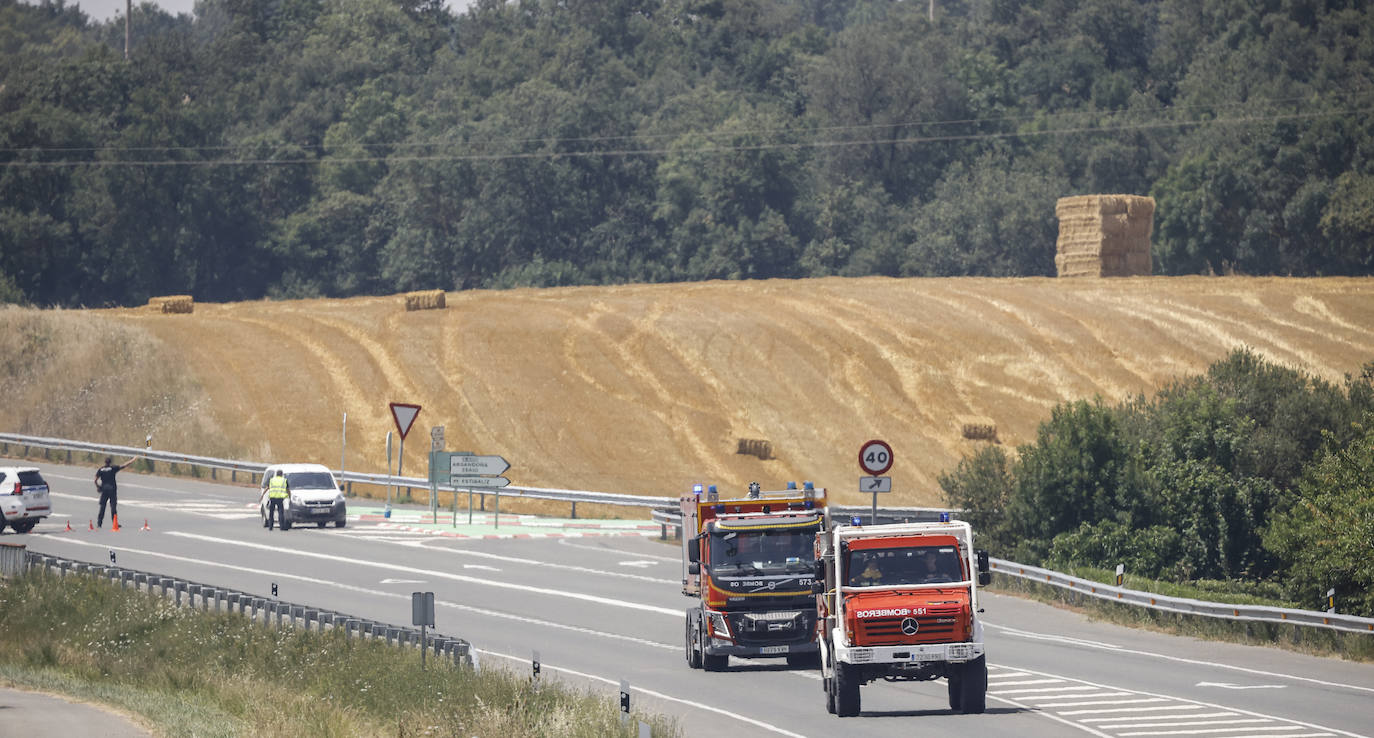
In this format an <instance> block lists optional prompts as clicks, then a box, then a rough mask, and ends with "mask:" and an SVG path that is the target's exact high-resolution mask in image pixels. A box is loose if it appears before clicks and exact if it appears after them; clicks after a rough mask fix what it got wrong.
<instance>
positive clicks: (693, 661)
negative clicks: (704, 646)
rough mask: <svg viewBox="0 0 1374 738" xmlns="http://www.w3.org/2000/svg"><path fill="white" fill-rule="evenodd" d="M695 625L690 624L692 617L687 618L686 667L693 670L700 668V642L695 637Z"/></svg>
mask: <svg viewBox="0 0 1374 738" xmlns="http://www.w3.org/2000/svg"><path fill="white" fill-rule="evenodd" d="M697 633H698V631H697V629H696V624H695V623H693V622H692V616H691V615H688V616H687V638H686V642H687V666H689V667H691V668H693V669H700V668H701V640H700V638H699V637H698V636H697Z"/></svg>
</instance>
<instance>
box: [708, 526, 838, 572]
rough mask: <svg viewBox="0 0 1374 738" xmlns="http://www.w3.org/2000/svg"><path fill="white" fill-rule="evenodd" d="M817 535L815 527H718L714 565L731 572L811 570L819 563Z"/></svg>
mask: <svg viewBox="0 0 1374 738" xmlns="http://www.w3.org/2000/svg"><path fill="white" fill-rule="evenodd" d="M815 535H816V529H815V527H807V528H783V529H779V530H767V529H764V530H742V531H735V530H728V529H726V530H721V531H717V532H714V533H712V534H711V569H712V571H713V572H715V573H716V574H728V575H751V574H753V575H757V574H786V573H798V572H808V571H811V570H812V569H813V568H814V565H815V564H814V562H815V554H814V546H813V541H814V538H815Z"/></svg>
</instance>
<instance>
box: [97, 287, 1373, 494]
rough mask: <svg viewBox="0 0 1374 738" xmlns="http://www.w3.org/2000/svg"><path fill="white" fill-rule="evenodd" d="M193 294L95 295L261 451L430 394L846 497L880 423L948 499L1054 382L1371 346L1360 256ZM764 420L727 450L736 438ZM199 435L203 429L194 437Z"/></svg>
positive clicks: (582, 481)
mask: <svg viewBox="0 0 1374 738" xmlns="http://www.w3.org/2000/svg"><path fill="white" fill-rule="evenodd" d="M445 303H446V309H444V310H420V311H406V310H405V308H404V305H403V303H402V302H401V301H399V300H398V299H397V298H396V297H395V296H388V297H376V298H356V299H349V300H311V301H282V302H267V301H262V302H249V303H236V304H204V303H197V304H196V306H195V312H194V313H193V314H191V315H176V316H163V315H157V314H150V313H149V312H148V311H146V310H138V309H131V310H106V311H91V313H92V314H98V315H100V316H101V317H104V318H106V319H113V320H115V321H117V322H120V323H122V324H124V325H127V326H130V327H140V328H145V329H147V330H148V331H150V332H151V333H152V334H154V335H155V336H156V337H157V338H158V339H160V342H161V343H162V344H163V345H165V346H167V347H168V348H169V349H170V351H171V353H172V354H173V355H174V356H176V357H177V358H178V359H179V360H180V361H184V362H185V366H186V367H187V369H188V370H189V372H190V373H191V375H192V377H193V379H194V381H195V382H196V384H197V385H198V386H200V387H203V388H204V390H205V393H206V395H207V396H208V397H209V398H210V408H209V411H210V412H211V413H212V415H213V425H214V427H216V428H219V429H221V430H222V432H223V433H224V434H225V436H226V440H227V441H229V442H231V443H232V445H233V446H234V447H238V448H243V449H247V450H248V451H249V452H250V453H251V455H252V456H254V457H255V458H257V459H258V460H262V461H280V460H293V461H318V462H322V463H325V464H328V465H330V466H331V467H333V466H336V465H337V464H338V463H339V453H340V423H341V419H342V416H343V413H344V412H347V413H348V459H347V466H348V468H350V469H365V470H369V471H384V470H385V468H386V458H385V452H384V442H385V436H386V432H387V431H388V430H390V429H391V428H392V421H391V416H390V414H389V412H388V409H387V404H388V402H393V401H394V402H410V403H418V404H420V405H422V406H424V409H423V411H422V412H421V414H420V416H419V418H418V421H417V423H416V428H415V429H414V430H413V431H412V433H411V435H410V443H408V444H407V445H406V449H405V455H406V459H405V470H406V472H407V473H412V474H418V473H421V472H422V470H423V469H424V466H425V453H426V452H427V451H428V448H429V429H430V427H431V426H432V425H437V424H442V425H444V426H446V429H447V439H448V448H449V449H450V450H470V451H474V452H478V453H491V454H501V455H502V456H505V457H506V458H507V459H508V460H510V462H511V464H512V469H511V470H510V471H509V472H508V475H507V476H509V477H510V478H511V479H512V480H514V482H515V483H516V484H523V485H531V486H547V487H563V488H572V489H591V490H601V491H607V492H623V493H638V494H651V495H676V494H678V493H679V492H680V491H681V490H683V489H686V488H687V487H688V486H689V485H690V484H692V483H693V482H698V481H700V482H708V483H716V484H719V485H722V488H724V489H741V490H742V489H743V488H744V487H745V485H747V483H748V482H749V481H751V480H758V481H760V482H761V483H763V484H764V485H765V486H773V485H779V486H780V485H781V484H782V483H783V482H784V481H786V480H789V479H796V480H802V479H809V480H812V481H815V482H816V483H817V484H819V485H824V486H826V487H828V488H830V489H831V491H832V494H836V496H837V497H838V498H839V499H840V500H842V501H845V502H849V503H861V502H865V501H866V498H865V497H864V496H862V495H860V494H859V493H858V492H857V482H858V480H857V477H858V476H859V475H860V471H859V469H858V465H857V454H858V448H859V446H860V444H862V443H863V442H864V441H866V440H868V439H870V438H881V439H884V440H886V441H888V442H889V443H890V444H891V445H892V447H893V449H894V456H895V459H896V463H895V465H894V466H893V468H892V471H891V476H892V477H893V493H892V495H890V496H889V497H888V498H887V499H886V500H885V502H887V503H888V504H936V503H939V502H940V495H939V488H938V485H937V483H936V477H937V475H938V474H939V473H940V472H941V471H943V470H946V469H948V468H950V467H952V466H953V465H954V464H955V463H957V461H958V460H959V458H960V456H961V455H962V454H965V453H968V452H969V451H971V450H973V449H975V448H977V445H978V444H981V443H988V442H990V441H987V440H970V439H966V438H964V434H963V433H961V425H960V420H959V419H960V418H965V417H969V416H976V417H979V418H983V419H986V421H987V422H989V423H991V424H995V427H996V440H997V442H1000V443H1003V444H1008V445H1015V444H1018V443H1022V442H1025V441H1026V440H1028V439H1030V438H1033V437H1034V434H1035V430H1036V426H1037V425H1038V424H1039V423H1040V422H1041V421H1043V420H1044V419H1045V418H1047V417H1048V416H1049V410H1050V408H1052V407H1053V406H1054V405H1055V404H1057V403H1060V402H1063V401H1066V400H1074V399H1079V398H1090V397H1093V396H1094V395H1100V396H1102V397H1103V398H1105V399H1107V400H1109V401H1117V400H1120V399H1123V398H1125V397H1127V396H1129V395H1134V394H1137V393H1150V392H1152V391H1153V390H1155V389H1156V388H1158V387H1160V386H1161V385H1162V384H1164V383H1165V382H1167V381H1169V380H1170V379H1173V378H1175V377H1178V376H1181V375H1187V374H1193V373H1197V372H1200V371H1202V370H1204V369H1205V368H1206V367H1207V365H1208V364H1210V363H1212V362H1214V361H1216V360H1217V359H1220V358H1222V357H1223V356H1225V355H1226V354H1227V353H1228V352H1230V351H1231V350H1233V349H1236V348H1239V347H1242V346H1248V347H1250V348H1251V349H1253V350H1254V351H1256V352H1258V353H1259V354H1261V355H1263V356H1265V357H1266V358H1269V359H1271V360H1273V361H1276V362H1279V363H1281V364H1284V365H1288V366H1292V367H1295V368H1298V369H1301V370H1303V371H1306V372H1309V373H1311V374H1313V375H1315V376H1317V377H1321V378H1323V379H1327V380H1331V381H1337V382H1339V381H1342V380H1343V377H1344V375H1345V374H1347V373H1353V372H1357V371H1359V368H1360V366H1361V365H1362V364H1363V363H1364V362H1367V361H1370V360H1371V359H1374V328H1372V327H1374V280H1370V279H1317V280H1312V279H1278V278H1161V277H1154V278H1130V279H1080V280H1073V281H1071V282H1068V281H1064V280H1054V279H906V280H896V279H884V278H864V279H838V278H833V279H822V280H797V281H783V280H774V281H763V282H708V283H700V284H685V285H683V284H679V285H628V286H613V287H581V288H560V289H547V290H523V289H522V290H510V291H503V292H491V291H472V292H451V293H448V294H447V295H446V300H445ZM742 438H743V439H755V440H758V441H766V442H767V443H768V444H769V449H770V454H769V457H768V458H766V459H765V458H759V457H758V456H756V455H750V454H740V453H738V450H739V439H742ZM185 450H187V451H196V449H185Z"/></svg>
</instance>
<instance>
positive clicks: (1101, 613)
mask: <svg viewBox="0 0 1374 738" xmlns="http://www.w3.org/2000/svg"><path fill="white" fill-rule="evenodd" d="M1076 576H1083V574H1081V573H1080V574H1076ZM1084 578H1090V577H1084ZM1110 581H1115V576H1113V577H1112V579H1111V580H1110ZM1104 583H1105V582H1104ZM1132 587H1133V588H1137V589H1138V588H1140V583H1139V582H1134V583H1133V584H1132ZM989 589H990V590H991V591H993V592H997V593H1000V594H1010V595H1018V596H1025V597H1029V598H1030V599H1033V600H1037V601H1039V602H1044V603H1046V604H1050V605H1056V606H1067V607H1071V608H1073V609H1077V610H1079V611H1082V612H1085V613H1087V614H1088V615H1089V616H1090V617H1093V618H1097V619H1099V620H1103V621H1106V622H1109V623H1116V624H1117V625H1125V626H1129V627H1133V628H1147V629H1150V630H1156V631H1160V632H1163V633H1170V634H1173V635H1178V636H1189V637H1193V638H1205V639H1208V640H1216V641H1229V642H1231V643H1242V644H1245V645H1249V646H1272V647H1277V648H1283V649H1286V650H1289V651H1296V652H1299V653H1305V654H1309V655H1313V656H1336V657H1340V658H1344V659H1349V660H1351V661H1366V662H1367V661H1374V635H1367V634H1362V633H1345V632H1342V631H1334V630H1326V629H1323V628H1312V627H1307V626H1302V625H1280V624H1278V623H1257V622H1248V621H1247V622H1242V621H1234V620H1226V619H1223V618H1209V617H1205V616H1202V615H1191V614H1187V613H1172V612H1159V611H1156V610H1150V609H1147V608H1144V607H1136V606H1133V605H1127V604H1124V603H1117V602H1111V601H1109V600H1100V599H1098V598H1096V597H1091V596H1089V595H1086V594H1083V593H1082V592H1075V591H1072V590H1065V589H1060V588H1059V587H1052V586H1050V585H1048V584H1042V583H1040V582H1033V581H1030V580H1027V579H1022V578H1020V577H1012V576H1007V575H1005V574H999V573H994V574H993V577H992V586H991V587H990V588H989ZM1186 589H1187V588H1183V590H1181V591H1186ZM1147 591H1156V590H1147ZM1160 594H1169V595H1171V596H1179V597H1197V599H1204V600H1211V601H1213V602H1233V603H1235V604H1263V605H1268V604H1273V602H1272V601H1269V600H1263V599H1260V598H1251V599H1241V598H1240V597H1242V596H1239V595H1235V594H1232V595H1230V597H1232V598H1233V599H1221V598H1220V597H1218V596H1216V595H1215V594H1205V595H1202V596H1198V595H1195V594H1174V593H1173V592H1160ZM1280 606H1287V607H1291V606H1292V605H1280Z"/></svg>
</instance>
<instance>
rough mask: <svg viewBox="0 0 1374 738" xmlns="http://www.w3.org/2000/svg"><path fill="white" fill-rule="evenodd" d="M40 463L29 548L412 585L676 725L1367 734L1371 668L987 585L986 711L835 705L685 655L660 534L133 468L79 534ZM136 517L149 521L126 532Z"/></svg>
mask: <svg viewBox="0 0 1374 738" xmlns="http://www.w3.org/2000/svg"><path fill="white" fill-rule="evenodd" d="M39 466H40V467H41V468H42V469H43V473H44V476H45V477H47V479H48V481H49V483H50V485H51V486H52V487H53V506H54V510H55V512H56V513H57V515H55V516H54V517H53V518H51V519H49V520H47V521H44V522H43V523H42V524H40V525H39V526H38V527H37V528H36V529H35V530H34V532H33V533H30V534H28V535H27V536H24V537H23V538H24V539H25V542H26V543H27V544H28V545H29V547H30V549H31V550H35V551H41V552H44V553H50V554H55V555H60V556H66V557H71V558H76V559H83V560H88V561H92V562H107V561H108V560H109V554H110V552H111V551H114V552H115V553H116V555H117V557H118V563H119V564H120V565H121V566H126V567H130V568H135V569H141V570H145V571H151V572H158V573H162V574H165V575H171V576H179V577H184V578H187V579H193V580H196V581H201V582H206V583H215V584H220V585H223V586H225V587H232V588H236V589H240V590H244V591H249V592H254V593H258V594H262V595H264V596H266V595H268V594H269V593H270V588H271V585H272V583H273V582H275V583H277V584H278V586H279V592H280V595H279V596H280V597H281V598H282V599H284V600H289V601H292V602H297V603H301V604H310V605H316V606H319V607H322V608H329V609H334V610H340V611H344V612H349V613H353V614H357V615H360V616H363V617H368V618H374V619H379V620H388V621H390V622H393V623H397V624H401V625H407V624H408V621H409V617H410V593H411V592H413V591H421V590H425V591H433V592H434V593H435V598H436V607H437V621H438V624H437V628H436V630H437V631H438V632H439V633H443V634H447V635H456V636H462V637H464V638H467V639H468V640H470V641H471V642H472V643H473V644H474V645H475V646H476V647H477V649H478V653H479V656H480V658H481V662H482V666H483V668H488V667H491V666H494V665H495V666H504V667H507V668H511V669H515V670H520V671H525V670H528V669H529V661H530V658H531V653H532V651H533V650H538V651H539V653H540V657H541V662H542V664H543V671H544V674H545V675H546V677H548V678H556V679H559V680H562V681H566V682H569V683H572V684H575V685H576V686H578V687H583V686H591V687H592V688H594V689H597V690H603V691H605V692H606V693H607V695H608V696H611V695H614V694H615V693H616V692H617V691H618V684H619V682H620V680H622V679H625V680H628V681H629V684H630V688H631V693H632V699H633V701H634V703H635V705H636V706H637V707H644V708H646V709H650V710H653V711H657V712H661V713H665V714H669V715H674V716H677V717H678V719H679V722H680V724H681V726H682V727H683V729H684V730H683V732H684V733H685V734H686V735H689V736H698V735H712V734H722V733H720V731H729V732H728V733H724V734H729V735H760V736H764V735H789V736H820V735H833V734H835V733H836V731H840V732H842V734H856V733H862V734H863V735H872V736H896V735H908V734H910V733H912V732H914V731H917V730H920V731H922V732H924V733H926V734H929V735H951V736H953V735H959V736H967V735H979V736H1059V735H1075V734H1087V735H1095V736H1110V737H1112V738H1117V737H1120V738H1128V737H1130V738H1135V737H1138V736H1140V737H1143V736H1203V737H1216V736H1220V737H1222V738H1231V737H1233V736H1247V735H1248V736H1266V737H1268V738H1295V737H1297V736H1367V735H1371V734H1374V728H1371V726H1374V666H1370V665H1365V664H1352V663H1346V662H1342V661H1339V660H1336V659H1322V658H1314V657H1308V656H1302V655H1298V654H1294V653H1291V652H1287V651H1281V650H1278V649H1271V648H1261V647H1248V646H1237V645H1231V644H1219V643H1211V642H1206V641H1199V640H1193V639H1187V638H1178V637H1173V636H1168V635H1162V634H1158V633H1152V632H1147V631H1139V630H1133V629H1129V628H1122V627H1117V626H1113V625H1109V624H1103V623H1097V622H1092V621H1089V620H1087V619H1086V618H1084V617H1083V616H1081V615H1078V614H1075V613H1072V612H1068V611H1064V610H1059V609H1056V608H1052V607H1048V606H1045V605H1041V604H1038V603H1034V602H1029V601H1026V600H1021V599H1018V598H1014V597H1005V596H997V595H989V596H987V597H985V599H984V606H985V608H986V618H987V622H988V635H987V644H988V654H989V656H988V663H989V671H990V676H989V678H990V686H989V699H988V711H987V713H986V714H984V715H957V714H953V713H951V712H950V711H949V710H948V705H947V701H946V695H945V687H944V682H943V681H937V682H927V683H909V682H908V683H893V684H889V683H883V682H878V683H873V684H870V685H868V686H865V687H864V688H863V690H862V700H863V713H862V714H861V715H860V716H859V717H855V718H843V719H842V718H837V717H834V716H832V715H829V714H828V713H826V711H825V704H824V695H823V693H822V691H821V684H820V680H819V677H818V675H817V673H816V672H815V671H809V670H791V669H788V668H787V667H786V666H785V665H784V664H783V663H782V662H780V661H753V662H750V661H739V660H736V661H734V662H733V663H732V668H731V670H730V671H729V672H726V673H707V672H703V671H694V670H691V669H689V668H688V667H687V665H686V663H685V662H684V659H683V655H682V631H683V611H684V609H685V608H686V607H687V605H688V604H689V602H690V601H689V600H688V599H687V598H685V597H683V596H682V595H681V592H680V582H679V580H680V576H681V573H680V572H681V570H680V564H679V561H678V556H677V550H676V548H674V547H673V546H668V545H664V544H663V543H660V542H658V541H657V540H655V539H654V538H646V537H644V536H639V535H616V536H604V537H592V536H586V535H583V536H570V535H562V536H560V535H558V534H557V532H556V531H555V532H552V533H551V534H550V535H549V536H547V537H533V538H450V537H443V536H436V535H433V534H432V533H428V532H423V531H411V530H401V529H397V527H396V526H394V525H392V524H386V523H378V522H369V521H356V520H355V521H350V522H349V525H348V527H347V528H343V529H334V528H332V527H331V528H326V529H316V528H313V527H310V528H296V529H293V530H291V531H288V532H281V531H273V532H269V531H267V530H265V529H263V528H262V526H261V525H260V524H259V522H258V518H257V512H256V502H257V493H256V490H255V489H252V488H248V487H243V486H239V487H235V486H229V485H224V484H210V483H207V482H200V481H192V480H187V479H180V478H170V477H169V478H158V477H139V476H135V475H132V474H127V473H126V474H123V475H121V479H120V511H121V522H122V524H123V526H124V530H122V531H121V532H118V533H116V532H112V531H109V530H108V528H107V529H106V530H105V531H89V530H87V529H86V523H87V519H88V518H90V517H93V516H94V511H95V507H96V500H95V498H94V496H93V494H91V493H90V490H91V481H90V478H91V476H92V474H93V471H92V470H91V469H87V468H84V467H76V468H74V467H63V466H57V465H51V464H40V465H39ZM63 514H70V515H72V517H71V521H72V523H73V527H74V528H75V530H73V531H72V532H67V531H66V530H65V526H66V522H67V518H64V517H59V516H60V515H63ZM145 519H146V520H147V521H148V523H149V528H150V530H146V531H144V530H139V528H141V527H142V524H143V521H144V520H145ZM78 522H79V523H80V525H77V523H78ZM5 535H6V539H7V540H17V539H18V538H19V537H17V536H13V534H12V533H10V532H8V531H7V532H6V534H5Z"/></svg>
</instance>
